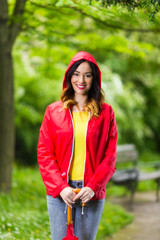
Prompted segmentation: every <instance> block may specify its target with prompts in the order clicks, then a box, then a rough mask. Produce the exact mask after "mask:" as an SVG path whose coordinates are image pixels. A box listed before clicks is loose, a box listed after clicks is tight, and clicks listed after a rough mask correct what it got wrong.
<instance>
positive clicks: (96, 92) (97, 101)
mask: <svg viewBox="0 0 160 240" xmlns="http://www.w3.org/2000/svg"><path fill="white" fill-rule="evenodd" d="M82 62H88V63H89V65H90V67H91V68H92V74H93V83H92V87H91V89H90V90H89V92H88V104H87V105H86V106H84V108H83V110H85V111H87V112H90V113H91V115H90V119H91V118H92V117H93V116H94V117H98V116H99V115H100V112H101V106H102V103H103V102H104V95H103V93H102V90H101V89H100V79H99V73H98V68H97V66H96V65H95V64H94V63H92V62H89V61H86V60H85V59H82V60H79V61H77V62H75V63H74V64H73V65H72V66H71V67H70V69H69V70H68V72H67V75H66V81H67V88H65V89H64V90H63V91H62V93H61V101H62V103H63V108H64V109H66V108H70V107H71V106H73V105H77V102H76V101H75V100H74V89H73V87H72V84H71V77H72V75H73V74H74V72H75V70H76V69H77V67H78V66H79V65H80V64H81V63H82Z"/></svg>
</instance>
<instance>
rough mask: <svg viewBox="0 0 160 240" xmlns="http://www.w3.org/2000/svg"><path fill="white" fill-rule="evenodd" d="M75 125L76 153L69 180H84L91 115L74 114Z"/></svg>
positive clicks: (83, 113)
mask: <svg viewBox="0 0 160 240" xmlns="http://www.w3.org/2000/svg"><path fill="white" fill-rule="evenodd" d="M72 114H73V124H74V153H73V159H72V164H71V168H70V172H69V179H71V180H74V181H76V180H80V181H81V180H83V173H84V164H85V151H86V133H87V124H88V118H89V114H88V112H73V113H72Z"/></svg>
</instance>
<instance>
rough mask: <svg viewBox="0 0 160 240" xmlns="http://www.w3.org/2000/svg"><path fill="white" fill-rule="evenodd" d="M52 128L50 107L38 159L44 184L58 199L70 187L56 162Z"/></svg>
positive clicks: (40, 137)
mask: <svg viewBox="0 0 160 240" xmlns="http://www.w3.org/2000/svg"><path fill="white" fill-rule="evenodd" d="M52 126H53V124H52V122H51V116H50V108H49V106H48V107H47V109H46V111H45V115H44V119H43V122H42V125H41V128H40V134H39V140H38V148H37V157H38V164H39V169H40V173H41V176H42V179H43V182H44V184H45V186H46V188H47V190H48V191H49V192H51V193H52V196H53V197H57V196H59V194H60V192H61V191H62V190H63V189H64V188H65V187H68V186H69V185H68V183H67V182H65V181H64V180H63V177H62V175H61V172H60V169H59V167H58V163H57V161H56V156H55V147H54V144H53V140H52V137H51V131H54V129H53V127H52Z"/></svg>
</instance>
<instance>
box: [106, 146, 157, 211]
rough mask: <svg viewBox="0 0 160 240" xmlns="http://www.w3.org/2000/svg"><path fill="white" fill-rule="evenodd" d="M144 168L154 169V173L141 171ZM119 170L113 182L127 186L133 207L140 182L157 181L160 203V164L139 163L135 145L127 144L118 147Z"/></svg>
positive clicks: (112, 179) (113, 177)
mask: <svg viewBox="0 0 160 240" xmlns="http://www.w3.org/2000/svg"><path fill="white" fill-rule="evenodd" d="M141 165H142V166H145V167H146V166H149V167H154V168H155V170H153V171H152V172H146V171H141ZM116 168H117V170H116V172H115V173H114V175H113V176H112V178H111V181H112V182H113V183H114V184H116V185H119V186H125V187H126V188H127V189H128V190H129V191H130V192H131V206H132V207H133V203H134V194H135V192H136V190H137V186H138V183H139V182H140V181H146V180H155V182H156V184H157V189H156V200H157V201H159V189H160V171H159V168H160V162H151V163H146V162H145V163H144V164H142V163H141V164H139V163H138V152H137V150H136V147H135V145H134V144H125V145H120V146H118V147H117V166H116Z"/></svg>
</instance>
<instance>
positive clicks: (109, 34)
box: [9, 0, 160, 164]
mask: <svg viewBox="0 0 160 240" xmlns="http://www.w3.org/2000/svg"><path fill="white" fill-rule="evenodd" d="M156 2H157V1H149V0H147V1H103V2H102V1H85V0H83V1H75V0H74V1H73V0H66V1H61V0H60V1H54V0H48V1H46V2H45V3H42V2H41V1H39V0H35V1H31V2H30V1H29V2H28V3H27V5H26V11H25V14H24V22H23V26H22V30H23V31H22V33H21V36H20V38H19V40H18V41H17V42H16V44H15V46H14V51H13V56H14V61H15V63H14V69H15V104H16V107H15V109H16V117H15V123H16V159H18V160H19V161H20V162H24V163H28V164H32V163H35V159H36V146H37V141H38V132H39V128H40V125H41V121H42V119H43V114H44V111H45V108H46V106H47V105H48V104H50V103H51V102H53V101H55V100H57V99H59V96H60V93H61V86H62V81H63V77H64V72H65V70H66V67H67V65H68V63H69V61H70V59H71V58H72V56H73V55H74V54H75V53H76V52H77V51H80V50H84V51H88V52H90V53H91V54H93V56H94V57H95V59H96V60H97V62H98V64H99V65H100V68H101V70H102V87H103V89H104V91H105V95H106V102H108V103H109V104H111V105H112V106H113V109H114V111H115V114H116V120H117V126H118V132H119V135H118V143H119V144H121V143H126V142H128V143H129V142H133V143H135V144H136V145H137V147H138V148H139V150H140V151H144V149H147V148H149V149H150V150H152V151H160V148H159V141H160V122H159V118H160V111H158V109H159V108H160V101H159V95H160V81H159V80H160V78H159V76H160V70H159V69H160V58H159V47H160V45H159V42H160V41H159V40H160V38H159V35H158V33H159V24H160V17H159V16H160V15H159V12H158V11H157V12H156V15H155V20H154V22H153V21H149V19H148V16H149V14H150V13H151V12H152V10H153V5H154V6H156V4H157V3H156ZM11 3H12V4H11ZM104 4H105V5H104ZM134 4H137V5H135V6H134V8H133V10H132V11H131V10H129V8H128V6H132V5H134ZM104 6H105V7H104ZM9 8H10V12H11V10H12V9H13V1H10V4H9ZM142 33H143V34H142Z"/></svg>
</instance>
